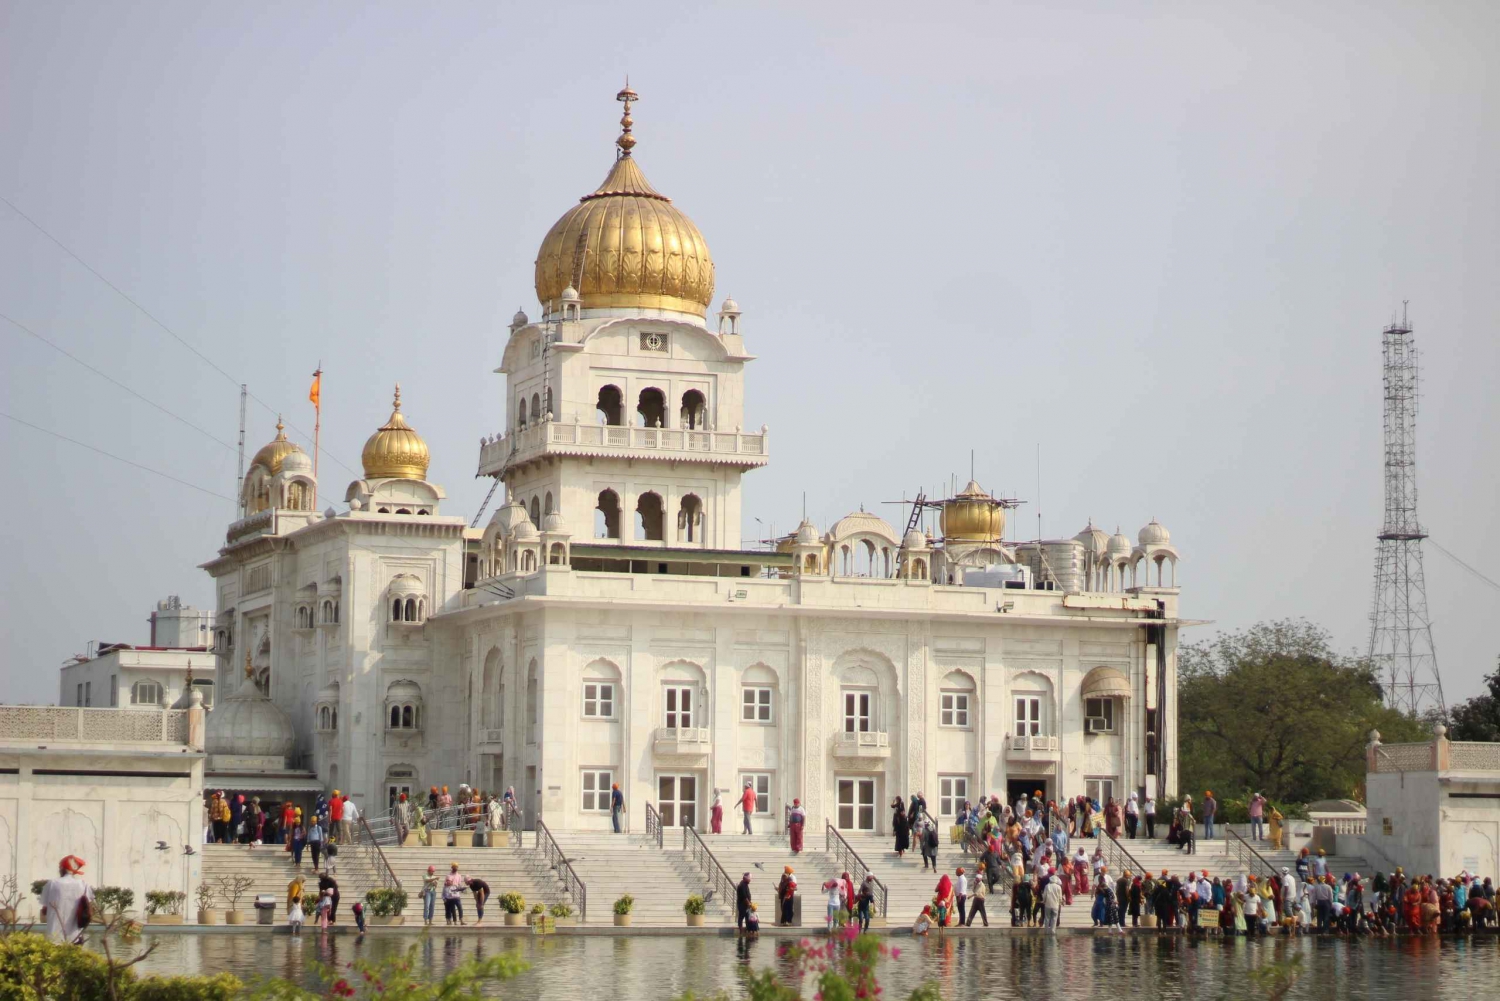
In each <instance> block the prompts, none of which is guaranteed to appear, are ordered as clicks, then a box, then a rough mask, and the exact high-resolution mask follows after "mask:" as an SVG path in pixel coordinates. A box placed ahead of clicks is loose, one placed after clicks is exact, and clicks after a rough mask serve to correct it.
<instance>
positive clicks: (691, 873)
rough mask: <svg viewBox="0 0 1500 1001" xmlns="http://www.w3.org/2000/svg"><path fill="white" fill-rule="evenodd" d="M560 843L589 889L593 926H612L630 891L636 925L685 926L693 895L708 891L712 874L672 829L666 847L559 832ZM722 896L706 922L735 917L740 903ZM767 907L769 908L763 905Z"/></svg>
mask: <svg viewBox="0 0 1500 1001" xmlns="http://www.w3.org/2000/svg"><path fill="white" fill-rule="evenodd" d="M553 837H554V838H555V839H556V840H557V843H558V847H559V848H561V849H562V851H563V854H564V855H565V856H566V857H567V858H569V859H571V860H572V862H571V864H572V866H573V871H574V872H576V873H577V874H578V878H579V879H581V880H583V882H584V884H585V885H586V886H587V887H588V897H589V914H588V923H589V924H609V923H610V922H611V921H613V918H614V902H615V901H616V900H617V899H619V898H620V897H621V896H624V895H625V894H627V893H628V894H629V895H630V896H632V897H634V898H635V906H634V908H633V909H632V911H631V924H632V925H653V926H663V927H681V926H683V925H684V924H685V923H686V920H685V917H684V914H683V910H682V905H683V902H684V901H686V900H687V898H688V897H689V896H690V895H692V894H695V893H696V894H706V893H707V892H708V889H709V886H710V885H711V884H710V883H709V880H708V877H707V876H705V875H704V873H703V871H702V870H701V869H700V868H699V867H698V865H697V863H696V862H694V861H693V859H692V857H691V856H690V855H689V854H688V853H686V852H684V851H683V850H682V848H681V844H682V842H681V840H680V839H681V837H682V835H681V834H680V833H677V834H676V835H675V839H674V837H673V835H672V833H669V834H668V836H667V839H666V843H665V845H664V847H663V848H662V849H658V848H657V847H656V840H655V839H654V838H650V837H647V836H646V835H643V834H608V833H599V832H593V831H589V832H573V831H560V832H553ZM722 897H723V894H716V895H715V897H714V898H713V899H712V900H710V901H709V903H708V908H707V911H706V913H705V915H704V923H705V924H710V925H712V924H728V923H732V922H733V920H734V917H733V915H734V901H732V900H724V899H722ZM762 910H764V907H762Z"/></svg>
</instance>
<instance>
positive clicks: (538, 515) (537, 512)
mask: <svg viewBox="0 0 1500 1001" xmlns="http://www.w3.org/2000/svg"><path fill="white" fill-rule="evenodd" d="M531 523H532V524H533V525H535V526H536V527H537V528H541V527H542V502H541V501H540V500H539V499H537V498H536V497H532V498H531Z"/></svg>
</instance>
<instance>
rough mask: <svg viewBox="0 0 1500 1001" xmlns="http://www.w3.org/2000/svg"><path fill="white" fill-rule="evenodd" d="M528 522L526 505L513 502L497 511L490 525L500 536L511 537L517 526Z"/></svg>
mask: <svg viewBox="0 0 1500 1001" xmlns="http://www.w3.org/2000/svg"><path fill="white" fill-rule="evenodd" d="M525 520H526V505H524V504H522V503H521V502H520V501H514V500H513V501H511V502H510V503H509V504H506V505H504V506H502V507H500V508H497V509H496V510H495V513H494V514H493V515H492V516H491V517H490V524H491V525H493V526H494V528H495V531H496V532H497V533H499V534H500V535H509V534H510V533H511V532H512V531H513V530H514V529H515V527H516V526H517V525H519V524H520V523H521V522H523V521H525Z"/></svg>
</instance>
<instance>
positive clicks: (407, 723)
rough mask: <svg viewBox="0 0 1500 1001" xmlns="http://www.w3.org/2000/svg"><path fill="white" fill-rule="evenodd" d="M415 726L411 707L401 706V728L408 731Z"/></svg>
mask: <svg viewBox="0 0 1500 1001" xmlns="http://www.w3.org/2000/svg"><path fill="white" fill-rule="evenodd" d="M415 725H416V723H415V721H414V720H413V712H412V707H411V706H402V707H401V726H402V728H403V729H406V730H410V729H412V727H414V726H415Z"/></svg>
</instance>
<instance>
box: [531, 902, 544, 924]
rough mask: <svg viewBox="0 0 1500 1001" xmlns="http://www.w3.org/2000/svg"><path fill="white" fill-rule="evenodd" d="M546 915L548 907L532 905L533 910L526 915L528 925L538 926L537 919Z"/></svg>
mask: <svg viewBox="0 0 1500 1001" xmlns="http://www.w3.org/2000/svg"><path fill="white" fill-rule="evenodd" d="M546 913H547V906H546V905H545V904H532V905H531V910H530V911H528V912H527V914H526V923H527V924H529V925H534V924H536V919H537V918H539V917H541V916H542V915H543V914H546Z"/></svg>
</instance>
